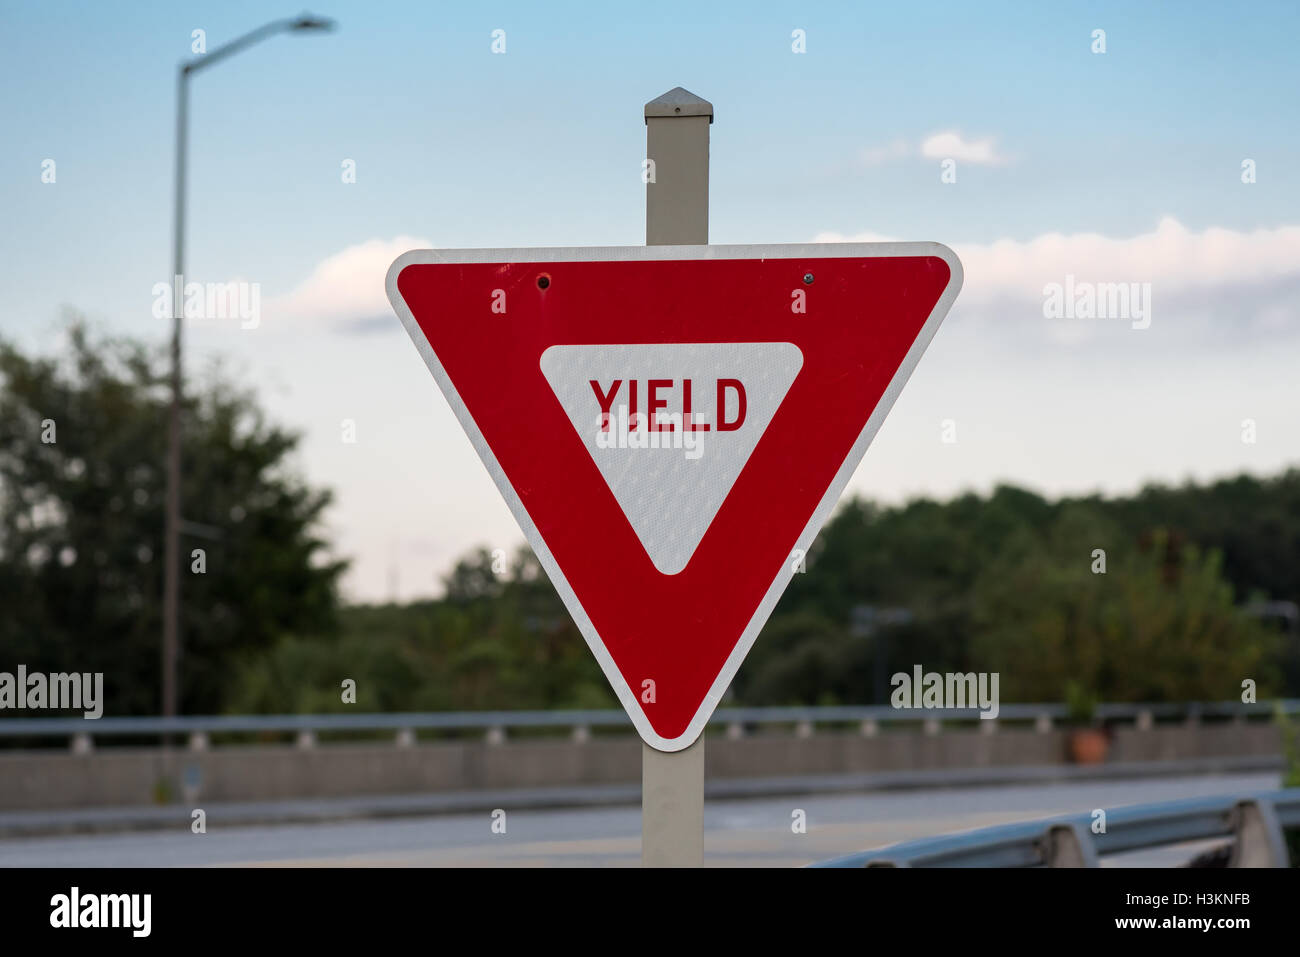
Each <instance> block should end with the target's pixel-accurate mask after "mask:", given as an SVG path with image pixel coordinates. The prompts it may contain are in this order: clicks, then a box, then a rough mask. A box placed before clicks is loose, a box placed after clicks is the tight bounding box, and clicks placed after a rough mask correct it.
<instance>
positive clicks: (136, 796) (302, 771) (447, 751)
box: [0, 724, 1281, 810]
mask: <svg viewBox="0 0 1300 957" xmlns="http://www.w3.org/2000/svg"><path fill="white" fill-rule="evenodd" d="M1067 738H1068V732H1065V731H1062V730H1052V731H1047V732H1038V731H1033V730H1022V729H1003V730H1000V731H999V732H998V733H996V734H984V733H981V731H979V730H970V731H966V730H947V731H944V732H943V733H941V734H935V735H927V734H925V733H923V732H922V731H919V730H917V731H889V732H886V733H881V734H879V735H877V736H874V737H864V736H862V735H859V734H850V733H818V734H814V735H812V736H811V737H798V736H795V735H792V734H761V735H754V736H752V737H747V738H740V739H734V740H733V739H730V738H727V737H724V736H723V735H721V734H710V736H709V739H708V747H707V749H706V752H705V760H706V774H707V776H708V777H709V778H710V779H744V778H759V777H785V776H797V775H812V774H852V773H869V772H888V771H915V770H929V769H959V768H983V767H998V766H1008V765H1052V764H1059V763H1062V762H1064V761H1065V760H1066V742H1067ZM1280 753H1281V738H1280V735H1279V733H1278V730H1277V728H1276V727H1274V726H1272V725H1259V724H1252V725H1222V726H1214V725H1211V726H1156V727H1155V728H1152V729H1150V730H1137V729H1134V728H1124V729H1120V730H1119V731H1118V732H1117V734H1116V736H1115V739H1114V741H1113V743H1112V747H1111V753H1110V760H1111V761H1115V762H1120V761H1125V762H1127V761H1158V760H1177V759H1191V758H1211V757H1235V756H1249V755H1260V756H1268V755H1279V754H1280ZM194 769H197V771H198V778H199V780H200V782H201V784H200V792H199V797H200V798H201V799H203V800H208V801H261V800H279V799H289V798H310V797H346V796H349V795H372V794H407V793H425V792H439V791H474V790H485V789H492V788H531V787H560V786H566V785H593V784H634V783H636V782H639V781H640V779H641V742H640V741H639V740H638V739H635V738H631V737H614V738H602V737H596V738H592V739H590V740H588V741H584V742H576V741H570V740H553V741H507V742H503V743H498V744H492V743H488V742H486V741H471V742H445V743H429V744H416V745H414V746H411V747H397V746H395V745H393V744H377V743H376V744H323V745H319V746H317V747H313V748H306V749H300V748H295V747H289V746H283V745H281V746H249V747H224V748H220V747H219V748H214V749H212V750H209V751H187V750H183V749H176V750H173V751H171V752H170V754H167V753H164V752H163V751H161V750H159V749H137V748H111V749H104V750H100V751H93V752H91V753H88V754H72V753H69V752H67V751H19V752H0V810H36V809H44V810H52V809H57V808H76V807H104V806H114V805H144V804H151V803H156V802H157V801H158V800H159V795H158V788H159V785H160V782H162V781H164V780H167V779H170V780H172V781H174V782H179V781H183V780H185V779H186V777H187V771H188V775H189V776H192V775H193V774H194ZM175 796H176V797H177V798H179V797H180V795H179V794H177V795H175Z"/></svg>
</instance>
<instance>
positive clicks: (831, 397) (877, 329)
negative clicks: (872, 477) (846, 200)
mask: <svg viewBox="0 0 1300 957" xmlns="http://www.w3.org/2000/svg"><path fill="white" fill-rule="evenodd" d="M961 278H962V272H961V264H960V263H959V262H958V261H957V257H956V256H955V255H953V253H952V251H951V250H949V249H948V248H946V247H944V246H940V245H938V244H936V243H876V244H851V243H846V244H827V245H810V246H797V245H795V246H646V247H640V246H635V247H605V248H590V249H563V248H554V249H469V250H414V251H412V252H408V253H406V254H404V255H403V256H400V257H399V258H398V259H397V261H396V262H394V263H393V265H392V267H391V268H390V269H389V271H388V298H389V299H390V300H391V302H392V304H393V308H394V309H395V310H396V311H397V314H398V315H399V316H400V317H401V319H402V322H403V324H404V325H405V326H406V329H407V331H408V332H409V333H410V334H411V338H412V340H414V342H415V346H416V348H417V349H418V350H419V352H420V355H422V356H423V357H424V361H425V362H426V363H427V364H428V366H429V370H430V371H431V372H432V373H433V375H434V378H436V379H437V380H438V385H439V386H441V388H442V391H443V394H444V395H446V397H447V401H448V402H450V403H451V406H452V408H453V409H454V410H455V412H456V417H457V418H458V419H460V423H461V425H462V426H463V427H464V429H465V431H466V432H467V433H468V435H469V437H470V439H471V441H472V442H473V443H474V447H475V448H476V449H477V450H478V454H479V456H480V457H481V458H482V459H483V464H484V465H486V466H487V469H488V472H489V473H491V475H492V478H493V479H494V480H495V482H496V484H497V487H498V488H499V489H500V490H501V494H502V495H504V496H505V498H506V501H507V502H508V503H509V505H510V509H511V511H513V512H514V515H515V518H516V519H517V520H518V521H519V525H520V527H521V528H522V529H523V531H524V534H525V536H526V537H527V539H528V542H529V544H530V545H531V546H532V548H533V550H534V551H535V552H536V554H537V556H538V558H539V559H540V561H541V563H542V565H543V567H545V569H546V571H547V573H548V574H549V575H550V576H551V580H552V582H554V584H555V587H556V589H557V590H558V592H559V594H560V596H561V597H562V598H563V599H564V602H565V605H566V606H567V607H568V609H569V612H570V614H572V615H573V618H574V621H575V622H577V624H578V627H579V628H580V629H581V631H582V634H583V636H584V637H585V638H586V640H587V643H588V645H590V646H591V650H592V651H593V652H594V653H595V655H596V658H597V659H598V660H599V662H600V665H601V668H603V669H604V672H605V676H606V677H607V678H608V679H609V682H610V684H611V685H612V686H613V687H614V690H615V691H616V692H617V694H618V696H619V699H620V700H621V701H622V702H623V706H624V707H625V708H626V709H627V711H628V714H629V715H631V717H632V721H633V723H634V724H635V725H636V727H637V730H638V731H639V732H640V733H641V736H642V738H644V739H645V741H646V742H647V743H648V744H650V745H652V746H653V747H655V748H658V749H660V750H663V751H677V750H681V749H682V748H685V747H687V746H689V745H690V744H691V743H692V742H693V741H694V740H695V739H696V737H698V736H699V733H700V731H701V730H703V728H704V725H705V722H707V721H708V718H709V715H710V714H712V712H713V709H714V708H715V707H716V706H717V703H718V700H719V699H720V698H721V697H722V693H723V692H724V691H725V690H726V688H727V685H728V684H729V683H730V681H731V679H732V677H733V676H734V675H735V673H736V670H737V669H738V668H739V667H740V663H741V661H742V660H744V657H745V654H746V653H747V652H748V651H749V648H750V646H751V645H752V644H753V643H754V639H755V637H756V636H757V635H758V632H759V629H761V628H762V626H763V624H764V622H766V621H767V618H768V615H770V614H771V612H772V608H773V607H774V606H775V605H776V601H777V599H778V598H779V597H780V595H781V592H782V591H783V590H784V589H785V586H786V585H787V584H788V583H789V581H790V579H791V577H792V576H793V574H794V572H795V570H796V569H797V568H798V567H799V564H800V558H801V556H802V555H803V553H805V552H806V551H807V550H808V547H809V546H810V545H811V544H812V540H813V538H814V537H815V536H816V534H817V532H818V531H819V530H820V529H821V526H822V524H823V523H824V522H825V520H826V518H827V516H828V515H829V514H830V511H831V509H832V508H833V507H834V505H835V502H836V500H837V499H838V498H839V495H840V493H841V492H842V491H843V489H844V486H845V485H846V484H847V483H848V480H849V477H850V476H851V475H852V474H853V471H854V469H855V468H856V467H857V465H858V462H859V461H861V459H862V456H863V454H864V453H865V452H866V450H867V446H868V445H869V444H870V442H871V439H872V438H873V437H874V436H875V434H876V431H877V430H878V429H879V428H880V424H881V422H882V421H883V420H884V417H885V415H886V413H887V412H888V411H889V408H890V407H891V406H892V405H893V404H894V400H895V399H897V398H898V394H899V392H900V391H901V390H902V388H903V384H904V383H905V382H906V381H907V378H908V376H909V375H911V372H912V369H913V368H915V366H916V363H917V361H918V360H919V359H920V357H921V353H922V352H923V351H925V347H926V345H927V344H929V342H930V339H931V338H933V336H934V334H935V331H936V330H937V329H938V327H939V323H940V322H941V321H942V320H943V317H944V315H945V314H946V313H947V312H948V308H949V306H951V305H952V301H953V300H954V299H955V298H956V296H957V291H958V289H959V288H960V287H961Z"/></svg>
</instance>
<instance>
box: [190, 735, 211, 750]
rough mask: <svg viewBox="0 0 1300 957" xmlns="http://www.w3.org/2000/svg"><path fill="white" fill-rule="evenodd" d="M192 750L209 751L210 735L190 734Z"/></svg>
mask: <svg viewBox="0 0 1300 957" xmlns="http://www.w3.org/2000/svg"><path fill="white" fill-rule="evenodd" d="M190 750H191V751H206V750H208V734H207V732H206V731H191V732H190Z"/></svg>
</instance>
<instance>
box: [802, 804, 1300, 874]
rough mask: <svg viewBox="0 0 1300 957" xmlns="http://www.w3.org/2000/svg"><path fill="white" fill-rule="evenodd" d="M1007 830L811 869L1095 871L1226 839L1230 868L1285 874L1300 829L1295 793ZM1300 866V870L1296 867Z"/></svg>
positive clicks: (1149, 807)
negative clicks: (1293, 831) (1098, 824)
mask: <svg viewBox="0 0 1300 957" xmlns="http://www.w3.org/2000/svg"><path fill="white" fill-rule="evenodd" d="M1093 826H1094V819H1093V816H1092V815H1091V814H1077V815H1072V816H1067V817H1056V818H1048V819H1045V820H1040V821H1030V822H1026V823H1023V824H1006V825H1001V826H999V827H987V828H981V829H980V830H977V831H966V832H963V833H959V834H945V835H941V836H939V837H928V838H922V839H921V840H916V841H905V842H904V843H902V844H894V845H892V846H890V847H883V848H878V849H877V850H874V851H864V852H862V853H859V854H850V855H848V856H846V857H838V858H835V859H833V860H829V861H822V862H820V863H817V864H813V865H811V866H813V867H1098V866H1100V858H1101V857H1103V856H1105V855H1107V854H1120V853H1123V852H1125V851H1134V850H1140V849H1142V848H1150V847H1160V846H1164V845H1171V844H1182V843H1185V842H1188V841H1199V840H1212V839H1214V838H1219V837H1222V838H1231V839H1232V844H1231V851H1230V853H1229V858H1228V865H1227V866H1229V867H1287V866H1289V863H1290V862H1289V859H1288V853H1287V845H1286V839H1285V836H1284V834H1283V831H1284V830H1286V829H1288V828H1300V788H1289V789H1285V790H1280V791H1266V792H1261V793H1256V794H1251V795H1247V796H1245V797H1240V796H1237V797H1233V796H1228V797H1209V798H1189V799H1187V800H1182V801H1168V802H1164V803H1160V804H1139V805H1134V806H1131V807H1122V808H1116V809H1114V810H1112V811H1107V812H1106V817H1105V830H1104V831H1102V832H1101V833H1093V830H1092V828H1093ZM1296 863H1297V864H1300V862H1296Z"/></svg>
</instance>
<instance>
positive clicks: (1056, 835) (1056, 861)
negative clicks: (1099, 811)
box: [1043, 823, 1101, 867]
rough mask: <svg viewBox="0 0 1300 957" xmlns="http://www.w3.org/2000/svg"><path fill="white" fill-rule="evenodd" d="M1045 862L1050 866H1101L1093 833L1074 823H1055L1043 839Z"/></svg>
mask: <svg viewBox="0 0 1300 957" xmlns="http://www.w3.org/2000/svg"><path fill="white" fill-rule="evenodd" d="M1043 863H1044V864H1046V865H1047V866H1048V867H1100V866H1101V864H1100V862H1099V861H1098V860H1097V849H1096V848H1095V847H1093V845H1092V835H1091V834H1089V833H1088V831H1087V830H1086V829H1084V828H1083V827H1082V826H1080V825H1078V824H1074V823H1065V824H1053V825H1052V826H1051V827H1049V828H1048V829H1047V834H1046V836H1045V837H1044V839H1043Z"/></svg>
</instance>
